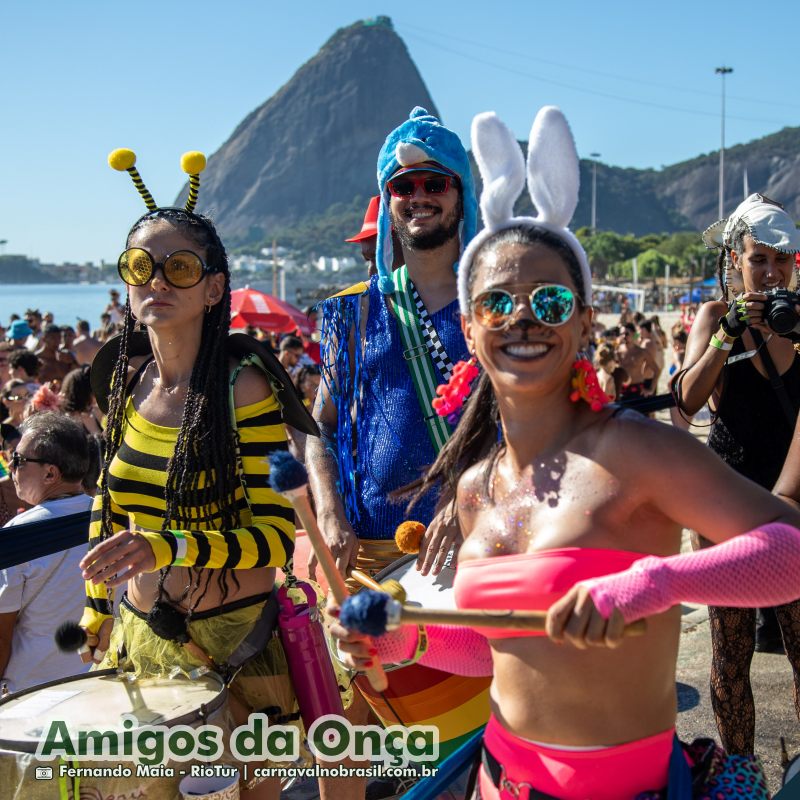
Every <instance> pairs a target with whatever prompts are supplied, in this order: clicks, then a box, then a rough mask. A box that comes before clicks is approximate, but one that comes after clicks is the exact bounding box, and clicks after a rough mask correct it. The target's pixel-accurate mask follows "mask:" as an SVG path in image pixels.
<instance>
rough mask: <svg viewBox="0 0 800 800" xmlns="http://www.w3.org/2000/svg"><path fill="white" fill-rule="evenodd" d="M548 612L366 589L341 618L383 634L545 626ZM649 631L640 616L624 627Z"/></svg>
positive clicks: (348, 625)
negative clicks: (409, 599)
mask: <svg viewBox="0 0 800 800" xmlns="http://www.w3.org/2000/svg"><path fill="white" fill-rule="evenodd" d="M546 619H547V612H546V611H514V610H512V609H508V610H506V609H463V610H462V609H450V608H419V607H417V606H407V605H403V604H402V603H400V602H399V601H398V600H395V599H394V598H393V597H391V595H388V594H386V593H385V592H373V591H371V590H369V589H363V590H362V591H360V592H359V593H358V594H356V595H353V597H348V598H347V600H345V601H344V603H342V610H341V612H340V613H339V621H340V622H341V623H342V625H344V627H345V628H350V629H352V630H356V631H359V632H360V633H366V634H368V635H369V636H383V634H384V633H387V632H388V631H393V630H395V629H396V628H398V627H399V626H400V625H403V624H408V625H457V626H460V627H465V628H508V629H511V630H520V631H538V632H542V631H544V629H545V627H544V626H545V620H546ZM645 630H646V623H645V620H643V619H640V620H636V622H631V623H630V624H629V625H626V626H625V631H624V635H625V636H640V635H642V634H643V633H644V632H645Z"/></svg>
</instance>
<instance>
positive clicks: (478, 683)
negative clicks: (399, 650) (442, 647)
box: [356, 555, 492, 762]
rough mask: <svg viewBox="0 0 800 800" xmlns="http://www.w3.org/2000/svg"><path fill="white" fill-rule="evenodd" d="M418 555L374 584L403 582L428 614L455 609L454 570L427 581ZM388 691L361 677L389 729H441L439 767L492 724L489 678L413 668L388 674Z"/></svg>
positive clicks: (384, 572)
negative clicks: (418, 565)
mask: <svg viewBox="0 0 800 800" xmlns="http://www.w3.org/2000/svg"><path fill="white" fill-rule="evenodd" d="M416 561H417V557H416V556H415V555H408V556H403V558H400V559H398V560H397V561H395V562H393V563H392V564H390V565H389V566H388V567H386V569H384V570H381V572H379V573H378V574H377V575H376V576H375V580H377V581H385V580H387V579H389V578H394V580H396V581H399V582H400V584H401V585H402V586H403V588H404V589H405V590H406V594H407V596H408V599H407V600H406V602H407V603H408V604H410V605H420V606H424V607H425V608H455V607H456V604H455V597H454V593H453V578H454V577H455V570H452V569H449V568H447V567H446V568H444V569H443V570H442V571H441V572H440V573H439V574H438V575H436V576H433V575H430V574H429V575H422V573H420V572H418V571H417V569H416V568H415V566H414V565H415V563H416ZM387 677H388V678H389V688H388V689H387V690H386V691H385V692H384V693H383V694H382V695H381V694H378V693H376V692H375V690H374V689H373V688H372V687H371V686H370V684H369V681H368V680H367V679H366V678H364V676H363V675H360V676H359V677H358V678H357V679H356V682H357V683H358V687H359V689H360V690H361V693H362V694H363V695H364V697H365V698H366V700H367V702H368V703H369V704H370V706H371V707H372V709H373V711H374V712H375V714H377V716H378V717H379V718H380V720H381V721H382V722H383V723H384V724H385V725H397V724H401V725H435V726H436V727H437V728H438V729H439V761H440V762H441V761H442V760H444V759H445V758H447V756H449V755H450V754H451V753H453V752H454V751H455V750H457V749H458V748H459V747H460V746H461V745H462V744H464V743H465V742H466V741H467V740H468V739H469V738H470V737H471V736H473V735H474V734H475V733H476V732H477V731H478V729H480V728H482V727H483V726H484V725H485V724H486V722H487V721H488V719H489V685H490V684H491V682H492V679H491V678H490V677H484V678H470V677H465V676H463V675H451V674H449V673H447V672H440V671H439V670H437V669H431V668H430V667H424V666H422V665H420V664H411V665H410V666H408V667H403V668H402V669H397V670H393V671H392V672H389V673H387Z"/></svg>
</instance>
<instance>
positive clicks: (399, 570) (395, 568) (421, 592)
mask: <svg viewBox="0 0 800 800" xmlns="http://www.w3.org/2000/svg"><path fill="white" fill-rule="evenodd" d="M416 562H417V557H416V556H415V555H407V556H403V557H402V558H398V559H397V561H394V562H392V563H391V564H389V566H388V567H386V569H383V570H381V571H380V572H379V573H378V574H377V575H376V576H375V580H376V581H378V582H380V581H385V580H387V579H388V578H393V579H394V580H396V581H398V582H399V583H400V585H401V586H402V587H403V588H404V589H405V590H406V595H407V596H408V599H407V600H406V603H407V604H408V605H411V606H422V607H423V608H446V609H454V608H456V600H455V593H454V592H453V580H454V579H455V577H456V571H455V569H453V568H451V567H444V568H443V569H442V571H441V572H440V573H439V574H438V575H431V574H428V575H423V574H422V573H421V572H419V571H418V570H417V568H416V566H415V564H416Z"/></svg>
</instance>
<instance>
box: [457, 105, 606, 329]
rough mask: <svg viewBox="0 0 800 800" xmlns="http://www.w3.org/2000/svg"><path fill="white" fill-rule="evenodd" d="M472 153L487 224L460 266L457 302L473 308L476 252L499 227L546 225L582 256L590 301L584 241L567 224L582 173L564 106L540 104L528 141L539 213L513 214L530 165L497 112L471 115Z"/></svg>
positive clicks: (585, 297)
mask: <svg viewBox="0 0 800 800" xmlns="http://www.w3.org/2000/svg"><path fill="white" fill-rule="evenodd" d="M472 152H473V155H474V156H475V161H476V162H477V164H478V170H479V171H480V174H481V179H482V180H483V192H482V193H481V202H480V205H481V215H482V216H483V222H484V226H485V227H484V229H483V230H482V231H481V232H480V233H479V234H478V235H477V236H475V238H473V239H472V241H471V242H470V243H469V246H468V247H467V249H466V250H465V251H464V255H463V256H462V258H461V263H460V264H459V270H458V302H459V305H460V307H461V313H462V314H464V315H465V316H466V315H467V314H468V313H469V305H470V303H469V275H470V271H471V269H472V266H473V264H472V262H473V260H474V258H475V254H476V253H477V252H478V251H479V250H480V248H481V247H482V246H483V244H484V243H485V242H486V241H487V240H488V239H489V238H491V237H492V236H493V235H494V234H496V233H498V232H499V231H502V230H506V229H508V228H517V227H527V228H533V227H537V228H544V229H545V230H547V231H549V232H550V233H553V234H555V235H556V236H558V237H559V238H560V239H562V240H563V241H564V242H565V243H566V244H568V245H569V247H570V248H571V249H572V251H573V252H574V253H575V257H576V258H577V259H578V263H579V264H580V266H581V274H582V276H583V287H582V288H583V298H582V299H583V302H584V303H585V304H586V305H591V302H592V273H591V270H590V269H589V261H588V259H587V258H586V252H585V251H584V249H583V247H581V243H580V242H579V241H578V240H577V238H576V237H575V234H573V233H572V231H570V230H569V229H568V228H567V225H568V224H569V221H570V220H571V219H572V215H573V213H574V212H575V207H576V206H577V205H578V186H579V183H580V172H579V166H578V153H577V150H576V149H575V141H574V139H573V138H572V133H571V131H570V129H569V125H568V124H567V120H566V118H565V117H564V115H563V114H562V113H561V110H560V109H558V108H556V107H555V106H545V107H544V108H542V109H540V111H539V113H538V114H537V115H536V119H535V120H534V121H533V127H532V128H531V135H530V139H529V141H528V163H527V178H528V191H529V192H530V195H531V200H533V205H534V207H535V208H536V210H537V212H538V215H537V216H536V217H515V216H514V203H515V202H516V200H517V198H518V197H519V196H520V195H521V194H522V190H523V189H524V188H525V176H526V165H525V160H524V158H523V156H522V150H520V147H519V144H518V143H517V140H516V139H515V138H514V136H513V134H512V133H511V131H510V130H509V129H508V128H507V127H506V126H505V125H504V124H503V123H502V122H501V121H500V119H499V118H498V116H497V115H496V114H495V113H494V112H492V111H487V112H485V113H483V114H478V116H476V117H475V119H473V120H472Z"/></svg>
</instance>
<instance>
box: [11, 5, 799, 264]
mask: <svg viewBox="0 0 800 800" xmlns="http://www.w3.org/2000/svg"><path fill="white" fill-rule="evenodd" d="M377 14H387V15H389V16H391V18H392V19H393V21H394V23H395V28H396V29H397V31H398V33H399V34H400V35H401V36H402V37H403V39H404V40H405V42H406V44H407V46H408V48H409V51H410V53H411V56H412V58H413V59H414V61H415V62H416V64H417V66H418V68H419V70H420V72H421V74H422V76H423V78H424V80H425V82H426V84H427V86H428V89H429V90H430V92H431V95H432V96H433V98H434V100H435V102H436V103H437V105H438V107H439V110H440V112H441V113H442V116H443V118H444V120H445V122H446V123H447V124H449V125H450V126H451V127H453V128H454V129H455V130H456V131H457V132H458V133H459V134H460V135H461V136H462V138H463V139H464V140H465V142H466V141H467V140H468V136H469V125H470V121H471V119H472V117H473V116H474V115H475V114H476V113H478V112H480V111H486V110H490V109H491V110H495V111H497V113H498V114H499V115H500V116H501V117H502V118H503V119H504V120H505V121H506V122H507V123H508V124H509V126H510V127H511V128H512V129H513V130H514V132H515V133H516V135H517V136H518V137H519V138H521V139H524V138H527V134H528V131H529V129H530V124H531V121H532V119H533V116H534V114H535V111H536V109H537V108H538V107H539V106H541V105H544V104H548V103H553V104H556V105H559V106H561V107H562V109H563V110H564V112H565V113H566V115H567V117H568V119H569V120H570V123H571V125H572V129H573V133H574V134H575V138H576V141H577V145H578V151H579V153H580V154H581V156H584V157H585V156H588V155H589V153H592V152H599V153H601V155H602V158H601V159H600V160H602V161H604V162H606V163H609V164H615V165H620V166H632V167H655V168H658V167H660V166H662V165H667V164H672V163H675V162H676V161H681V160H684V159H686V158H691V157H693V156H696V155H699V154H700V153H705V152H709V151H712V150H716V149H717V148H718V147H719V142H720V88H721V87H720V78H719V76H717V75H715V74H714V68H715V67H716V66H720V65H723V64H724V65H729V66H732V67H733V68H734V70H735V71H734V73H733V74H732V75H730V76H728V78H727V98H728V102H727V125H726V142H727V144H728V145H732V144H737V143H741V142H747V141H750V140H752V139H755V138H758V137H760V136H763V135H766V134H768V133H772V132H775V131H777V130H779V129H781V128H782V127H785V126H787V125H800V89H799V88H798V80H797V76H798V69H797V52H798V47H799V46H800V45H798V31H800V3H798V2H797V0H773V2H771V3H769V4H763V5H761V6H760V7H755V6H754V5H753V4H752V3H747V4H745V3H744V2H740V0H727V2H724V1H722V0H709V1H708V2H705V1H704V0H695V1H694V2H687V1H686V0H673V2H670V3H662V2H659V3H654V2H648V1H647V0H638V1H637V2H629V1H628V0H624V1H623V2H605V3H598V2H581V1H579V0H561V2H559V3H547V4H545V3H542V2H539V0H505V1H504V0H495V2H493V3H485V2H484V3H481V4H477V3H470V2H468V1H467V0H462V1H461V2H458V1H456V0H437V2H434V3H425V4H423V5H422V6H420V5H419V4H411V3H393V4H390V3H387V2H386V0H382V2H366V1H365V2H361V1H360V0H339V1H338V2H336V3H331V2H322V1H321V0H305V2H298V3H277V2H274V0H228V2H226V3H224V4H223V3H221V2H208V1H207V0H194V2H191V3H185V2H177V0H160V2H153V0H138V2H136V3H124V4H123V3H117V2H95V1H93V0H91V1H90V0H73V2H71V3H63V2H58V3H56V2H54V0H51V2H42V1H41V0H26V1H25V2H21V1H20V0H17V1H16V2H12V3H6V4H5V6H4V10H3V18H2V23H3V24H2V34H1V36H2V44H0V75H2V78H0V89H1V90H2V91H1V92H0V98H1V99H0V102H2V112H3V113H2V116H3V121H4V124H3V133H2V144H3V146H2V148H0V187H2V191H0V239H7V240H8V244H7V245H6V246H5V252H6V253H24V254H26V255H29V256H33V257H36V258H40V259H41V260H43V261H55V262H60V261H67V260H69V261H78V262H84V261H95V262H97V261H99V260H100V259H101V258H104V259H106V260H115V259H116V256H117V255H118V253H119V251H120V249H121V247H122V243H123V237H124V235H125V232H126V231H127V229H128V227H129V225H130V224H131V222H132V221H133V220H134V219H135V218H136V217H137V216H138V215H139V213H140V211H141V203H140V201H139V200H138V197H137V196H136V195H135V193H134V192H133V190H132V188H131V187H130V185H128V182H123V181H122V180H121V179H120V177H121V176H119V175H118V174H116V173H113V172H112V171H111V170H110V169H109V168H108V166H107V165H106V162H105V158H106V155H107V153H108V152H109V151H110V150H112V149H113V148H114V147H119V146H125V147H131V148H133V149H134V150H136V151H137V153H138V155H139V162H138V164H139V166H140V168H141V171H142V174H143V176H144V178H145V181H146V182H147V184H148V186H149V187H150V189H151V191H152V192H153V193H154V195H155V197H156V200H157V201H158V202H160V203H166V202H168V201H171V200H172V199H174V196H175V194H176V193H177V191H178V189H179V188H180V186H181V184H182V173H181V172H180V168H179V164H178V162H179V157H180V154H181V153H182V152H184V151H185V150H189V149H199V150H204V151H205V152H207V153H212V152H214V151H215V150H216V149H217V148H218V147H219V146H220V145H221V144H222V143H223V142H224V141H225V140H226V139H227V137H228V136H229V135H230V133H231V132H232V131H233V129H234V128H235V126H236V125H237V124H238V123H239V122H240V121H241V120H242V118H243V117H244V116H245V115H246V114H247V113H249V112H250V111H252V110H253V109H254V108H256V107H257V106H258V105H260V104H261V103H262V102H264V101H265V100H266V99H267V98H269V97H270V96H271V95H272V94H273V93H274V92H275V91H276V90H277V89H278V88H280V86H282V85H283V84H284V83H285V82H286V81H287V80H289V78H290V77H291V76H292V74H293V73H294V71H295V70H296V69H297V68H298V67H299V66H300V65H301V64H302V63H303V62H304V61H306V60H307V59H309V58H311V57H312V56H313V55H314V54H315V53H316V52H317V50H318V49H319V48H320V47H321V46H322V44H323V43H324V42H325V41H326V40H327V39H328V37H329V36H330V35H331V34H332V33H333V32H334V31H335V30H336V28H338V27H341V26H344V25H349V24H351V23H352V22H354V21H356V20H358V19H362V18H365V17H372V16H375V15H377ZM759 14H760V16H759ZM781 32H786V33H787V37H786V39H785V41H784V40H781V38H780V34H781ZM790 37H794V40H792V38H790ZM399 121H400V120H398V122H399ZM778 199H779V198H778ZM1 250H2V249H0V251H1Z"/></svg>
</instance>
